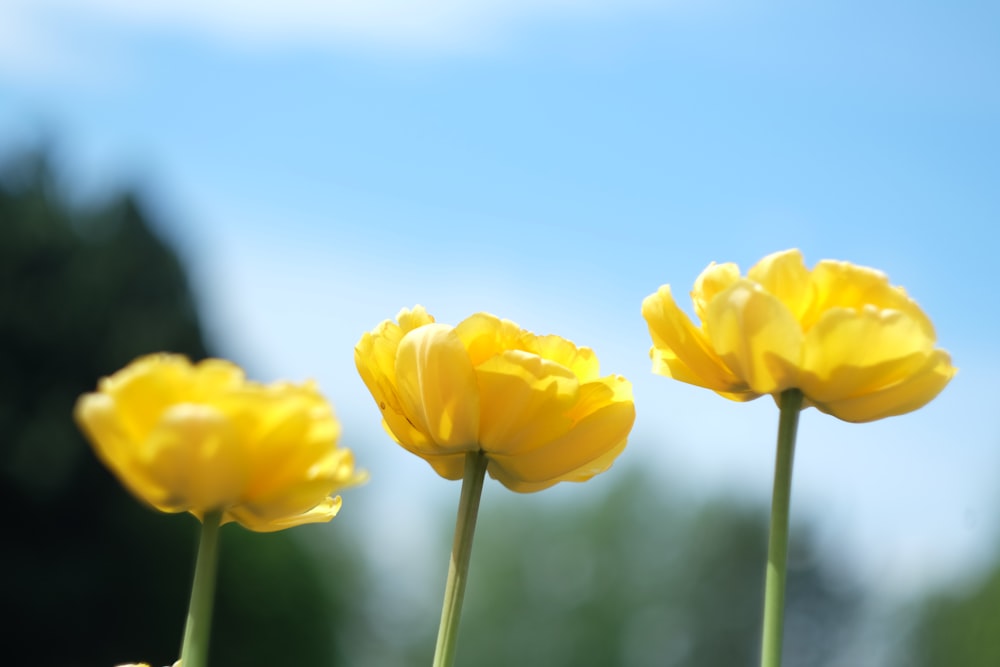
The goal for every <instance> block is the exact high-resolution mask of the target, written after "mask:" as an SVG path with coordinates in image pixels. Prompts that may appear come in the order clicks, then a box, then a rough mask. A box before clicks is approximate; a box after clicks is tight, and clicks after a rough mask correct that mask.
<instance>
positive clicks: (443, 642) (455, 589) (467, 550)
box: [184, 450, 487, 667]
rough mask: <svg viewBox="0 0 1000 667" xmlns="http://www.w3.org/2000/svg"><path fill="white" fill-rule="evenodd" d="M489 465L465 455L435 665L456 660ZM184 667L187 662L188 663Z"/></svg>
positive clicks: (481, 455) (477, 454) (482, 457)
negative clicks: (464, 602) (459, 627)
mask: <svg viewBox="0 0 1000 667" xmlns="http://www.w3.org/2000/svg"><path fill="white" fill-rule="evenodd" d="M486 464H487V459H486V455H485V454H484V453H483V452H481V451H478V450H477V451H474V452H469V453H468V454H466V455H465V476H464V477H463V478H462V497H461V498H460V499H459V501H458V519H457V520H456V521H455V540H454V542H453V543H452V546H451V563H450V565H449V566H448V583H447V584H446V585H445V589H444V605H443V606H442V608H441V627H440V628H439V629H438V638H437V647H436V648H435V649H434V667H449V666H450V665H451V664H452V663H453V662H454V660H455V643H456V641H457V640H458V621H459V619H460V617H461V615H462V599H463V598H464V597H465V582H466V579H467V576H468V573H469V557H470V556H471V555H472V537H473V535H474V534H475V532H476V515H477V514H479V498H480V497H481V496H482V493H483V479H484V478H485V476H486ZM184 667H188V665H186V664H185V665H184Z"/></svg>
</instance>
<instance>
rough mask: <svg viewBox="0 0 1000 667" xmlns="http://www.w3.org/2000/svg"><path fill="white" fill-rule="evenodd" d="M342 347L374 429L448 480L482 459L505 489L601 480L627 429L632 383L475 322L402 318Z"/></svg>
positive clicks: (584, 353) (547, 344) (419, 311)
mask: <svg viewBox="0 0 1000 667" xmlns="http://www.w3.org/2000/svg"><path fill="white" fill-rule="evenodd" d="M396 320H397V321H396V322H392V321H389V320H387V321H385V322H383V323H382V324H380V325H379V326H378V327H376V328H375V329H374V330H373V331H372V332H370V333H366V334H364V336H362V337H361V340H360V341H359V342H358V344H357V346H356V347H355V349H354V361H355V364H356V365H357V367H358V372H359V373H360V374H361V378H362V379H363V380H364V382H365V384H366V385H367V386H368V390H369V391H371V394H372V397H373V398H374V399H375V402H376V403H377V404H378V406H379V408H380V409H381V411H382V423H383V426H384V427H385V429H386V430H387V431H388V432H389V434H390V435H391V436H392V437H393V438H394V439H395V440H396V441H397V442H398V443H399V444H400V445H402V446H403V447H405V448H406V449H408V450H409V451H411V452H413V453H414V454H416V455H417V456H420V457H421V458H423V459H425V460H426V461H427V462H428V463H430V464H431V466H433V468H434V470H436V471H437V472H438V474H440V475H441V476H443V477H446V478H448V479H459V478H460V477H462V472H463V461H464V459H465V454H466V452H469V451H477V450H481V451H483V452H484V453H485V454H486V456H487V457H488V459H489V466H488V468H487V469H488V471H489V473H490V475H491V476H492V477H494V478H495V479H497V480H499V481H500V482H501V483H502V484H503V485H504V486H506V487H507V488H509V489H512V490H514V491H519V492H531V491H538V490H541V489H544V488H547V487H549V486H552V485H553V484H556V483H557V482H562V481H584V480H587V479H590V478H591V477H593V476H594V475H596V474H598V473H600V472H603V471H605V470H607V469H608V468H609V467H610V466H611V463H612V462H613V461H614V459H615V458H616V457H617V456H618V454H620V453H621V451H622V450H623V449H624V448H625V443H626V439H627V437H628V434H629V431H630V430H631V428H632V422H633V421H634V420H635V407H634V405H633V402H632V385H631V384H629V382H628V381H627V380H626V379H625V378H623V377H620V376H616V375H611V376H607V377H599V371H598V363H597V357H596V356H594V353H593V351H591V350H590V349H589V348H586V347H577V346H575V345H574V344H573V343H571V342H569V341H567V340H565V339H563V338H559V337H558V336H536V335H535V334H533V333H531V332H529V331H525V330H524V329H521V328H520V327H518V326H517V325H516V324H514V323H513V322H510V321H509V320H501V319H499V318H497V317H494V316H493V315H489V314H487V313H478V314H476V315H473V316H472V317H469V318H468V319H466V320H464V321H463V322H461V323H460V324H459V325H458V326H455V327H452V326H447V325H444V324H437V323H435V322H434V318H433V317H431V316H430V315H428V314H427V311H425V310H424V309H423V308H422V307H420V306H417V307H415V308H414V309H413V310H412V311H411V310H406V309H404V310H402V311H401V312H400V313H399V315H398V316H397V318H396Z"/></svg>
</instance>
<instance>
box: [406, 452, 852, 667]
mask: <svg viewBox="0 0 1000 667" xmlns="http://www.w3.org/2000/svg"><path fill="white" fill-rule="evenodd" d="M614 474H616V475H617V478H618V480H619V481H618V482H617V483H616V484H615V485H614V486H613V487H612V488H611V490H610V493H609V494H608V495H607V496H604V495H600V494H597V495H593V496H588V498H589V499H588V500H587V501H586V503H585V504H584V505H579V504H574V505H571V506H566V505H564V504H558V503H548V502H545V501H544V500H543V499H540V498H538V497H534V496H515V495H510V494H505V497H504V498H503V500H501V501H499V502H496V503H493V504H492V506H491V504H490V503H486V504H485V505H484V508H483V512H482V515H481V518H480V521H479V528H478V529H477V537H476V544H475V547H474V552H473V559H472V565H471V568H470V580H469V585H468V589H467V596H466V605H465V608H464V613H463V620H462V630H461V634H460V637H459V642H458V659H457V662H458V663H459V664H462V665H475V666H476V667H501V666H506V665H519V666H524V667H530V666H533V665H539V666H542V665H544V666H545V667H560V666H566V667H569V666H572V667H589V666H593V667H607V666H608V665H614V666H616V667H653V666H655V667H670V666H672V665H691V666H697V667H714V666H719V667H733V666H734V665H752V664H755V663H756V662H757V661H758V660H759V659H760V649H759V646H760V628H761V622H762V615H763V608H762V605H763V594H764V586H763V580H764V566H765V563H766V558H767V556H766V552H767V531H766V529H767V523H766V517H765V516H764V514H763V513H762V512H759V511H756V510H747V509H745V508H742V507H740V506H738V505H736V504H734V503H732V502H715V503H709V504H707V505H704V506H701V507H692V506H690V505H688V504H684V503H676V502H672V501H671V500H670V499H668V498H666V497H665V496H664V494H663V493H662V492H661V491H660V488H661V486H662V485H658V484H656V483H655V482H654V481H652V480H651V479H649V478H648V477H647V476H644V475H643V474H641V473H639V472H635V471H632V472H627V471H623V470H618V471H617V472H615V473H614ZM490 500H492V499H490ZM529 504H530V508H529V507H528V505H529ZM805 528H806V527H805V526H796V527H795V529H794V530H793V532H792V535H793V539H794V544H793V547H792V549H793V552H792V555H791V562H792V564H793V569H792V570H791V573H790V575H789V585H788V596H789V599H788V615H787V621H786V633H785V634H786V641H785V646H786V649H785V653H786V656H787V657H786V662H787V663H788V664H790V665H800V666H803V667H823V666H826V665H832V664H834V660H835V659H836V658H837V654H838V651H839V647H840V646H841V645H842V642H843V641H844V640H845V637H846V635H847V634H849V633H850V632H851V631H852V615H853V611H854V609H855V608H856V607H857V605H858V603H859V599H858V597H857V594H856V593H855V592H852V591H849V590H848V589H846V588H845V587H843V586H842V585H840V584H839V583H838V582H837V581H835V580H834V579H833V578H832V577H831V576H830V575H829V574H828V573H827V572H825V571H824V570H823V569H822V568H821V564H820V562H819V560H818V559H817V558H815V557H814V556H813V554H812V551H811V546H810V545H811V543H810V540H809V539H808V534H807V532H806V531H805V530H804V529H805ZM434 630H435V631H436V625H435V626H434ZM428 645H430V646H433V641H432V640H424V641H423V642H422V644H421V649H420V650H416V651H414V652H413V654H412V655H411V659H410V661H409V664H411V665H419V664H426V663H427V661H428V659H429V652H428V651H426V650H424V648H423V647H426V646H428Z"/></svg>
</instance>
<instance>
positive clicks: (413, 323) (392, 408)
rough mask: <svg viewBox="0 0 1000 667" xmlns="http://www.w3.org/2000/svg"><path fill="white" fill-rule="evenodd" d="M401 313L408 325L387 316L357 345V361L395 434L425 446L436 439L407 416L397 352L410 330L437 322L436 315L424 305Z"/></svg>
mask: <svg viewBox="0 0 1000 667" xmlns="http://www.w3.org/2000/svg"><path fill="white" fill-rule="evenodd" d="M397 317H398V318H399V320H400V322H402V323H403V324H404V325H405V326H400V325H397V324H395V323H394V322H391V321H389V320H386V321H384V322H382V323H381V324H380V325H379V326H378V327H376V328H375V329H374V330H373V331H372V332H371V333H366V334H364V335H363V336H362V337H361V340H360V341H358V344H357V345H356V346H355V348H354V364H355V366H356V367H357V369H358V374H359V375H361V379H362V381H363V382H364V383H365V386H366V387H368V391H369V392H370V393H371V395H372V398H374V399H375V404H376V405H377V406H378V407H379V410H381V411H382V419H383V425H384V426H385V428H386V429H387V430H388V431H389V433H390V434H391V435H392V436H393V438H394V439H395V440H396V441H398V442H400V443H401V444H405V445H407V446H409V447H424V446H426V445H427V444H428V443H431V442H432V441H431V438H430V435H429V434H427V433H425V432H423V431H421V430H420V429H419V428H417V426H416V425H414V424H413V422H412V421H410V420H409V419H408V418H407V416H406V415H405V414H404V411H403V407H402V404H401V403H400V400H399V392H398V390H397V388H396V353H397V350H398V348H399V342H400V341H401V340H402V339H403V336H404V335H405V334H406V333H409V332H410V331H412V330H413V329H417V328H419V327H421V326H424V325H426V324H431V323H433V321H434V318H433V317H431V316H430V315H428V314H427V312H426V311H425V310H424V309H423V308H422V307H420V306H417V307H415V308H414V309H413V311H409V310H406V309H403V310H402V311H400V313H399V315H398V316H397Z"/></svg>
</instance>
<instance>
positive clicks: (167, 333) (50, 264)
mask: <svg viewBox="0 0 1000 667" xmlns="http://www.w3.org/2000/svg"><path fill="white" fill-rule="evenodd" d="M163 350H168V351H174V352H180V353H184V354H187V355H188V356H190V357H192V358H194V359H197V358H201V357H204V356H205V355H206V347H205V343H204V341H203V339H202V335H201V332H200V328H199V323H198V318H197V314H196V311H195V307H194V302H193V299H192V295H191V292H190V290H189V289H188V285H187V283H186V279H185V276H184V272H183V270H182V268H181V265H180V264H179V262H178V260H177V258H176V257H175V256H174V254H173V253H172V252H171V251H170V250H169V249H168V248H167V247H166V246H164V244H163V243H162V242H161V241H160V240H159V239H158V238H157V237H156V235H155V234H154V233H153V232H152V231H151V229H150V226H149V224H148V223H147V221H146V218H145V213H144V212H143V210H142V207H141V206H140V205H139V204H138V203H137V201H136V200H135V198H134V197H133V196H132V195H129V194H124V195H121V196H118V197H116V198H114V199H112V200H110V201H108V202H105V203H103V204H102V205H100V206H97V207H95V208H93V209H92V210H82V209H80V208H78V207H74V206H71V205H69V204H67V202H66V198H65V197H64V196H63V195H62V193H61V192H60V190H59V189H58V188H57V186H56V181H55V178H54V176H53V173H52V171H51V170H50V168H49V166H48V164H47V163H46V161H45V160H44V159H43V158H41V157H37V156H36V157H29V158H26V159H21V160H19V161H17V162H16V163H14V164H13V165H11V166H10V167H9V168H8V169H7V170H6V171H5V172H4V173H3V174H2V177H0V502H2V506H3V508H4V514H5V522H4V523H5V525H4V531H3V540H2V546H0V605H2V607H3V609H2V612H3V617H4V619H5V621H4V623H5V626H4V632H3V635H4V638H5V639H4V647H3V663H4V664H8V665H58V666H60V667H75V666H86V667H110V666H111V665H114V664H120V663H122V662H128V661H138V660H143V661H147V662H150V663H152V664H153V665H164V664H171V663H172V662H173V661H174V660H175V659H176V658H177V653H178V652H179V650H180V641H181V634H182V629H183V624H184V617H185V613H186V607H187V596H188V591H189V588H190V581H191V576H192V571H193V564H194V553H195V546H196V535H197V529H198V525H199V524H198V522H197V521H196V520H195V519H194V518H193V517H191V516H189V515H183V516H167V515H161V514H158V513H156V512H153V511H151V510H149V509H147V508H146V507H144V506H142V505H140V504H139V502H137V501H136V500H135V499H133V498H132V497H131V496H129V495H128V494H127V493H126V492H125V491H124V490H123V489H122V487H121V485H120V484H119V483H118V482H117V480H116V479H114V478H113V477H112V476H111V474H110V473H108V472H107V471H106V470H105V469H104V467H103V466H101V465H100V464H99V463H98V461H97V459H96V457H95V456H94V455H93V453H92V451H91V449H90V447H89V445H87V444H86V443H85V441H84V440H83V438H82V437H81V435H80V433H79V431H78V429H77V427H76V425H75V424H74V422H73V419H72V410H73V405H74V402H75V401H76V399H77V397H78V396H79V395H80V394H81V393H83V392H85V391H92V390H93V389H94V388H95V386H96V383H97V379H98V378H99V377H101V376H104V375H107V374H109V373H112V372H114V371H116V370H118V369H119V368H121V367H122V366H124V365H125V364H127V363H128V362H129V361H131V360H132V359H134V358H135V357H137V356H139V355H142V354H147V353H150V352H156V351H163ZM311 529H312V530H315V529H317V528H302V529H299V530H304V531H308V530H311ZM317 575H318V567H317V564H316V563H315V561H314V559H313V557H311V556H310V555H309V554H308V553H307V552H306V551H305V550H304V549H303V548H302V546H301V544H300V542H298V541H296V540H295V539H294V536H292V535H289V534H286V533H278V534H273V535H257V534H250V533H248V532H247V531H245V530H243V529H242V528H240V527H238V526H226V527H224V528H223V529H222V558H221V562H220V586H219V591H218V597H217V613H216V621H215V626H214V629H215V635H214V641H213V644H212V654H213V658H214V659H213V665H215V666H217V667H227V666H233V667H236V666H241V667H242V666H244V665H248V664H262V665H265V664H266V665H278V664H309V665H318V664H323V665H332V664H335V662H336V659H335V646H334V642H333V639H332V637H331V632H332V628H334V627H335V626H336V610H335V607H334V605H333V604H332V601H331V597H332V596H331V595H329V594H328V592H325V591H323V589H322V587H321V586H320V585H319V584H318V583H317V581H318V579H317Z"/></svg>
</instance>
